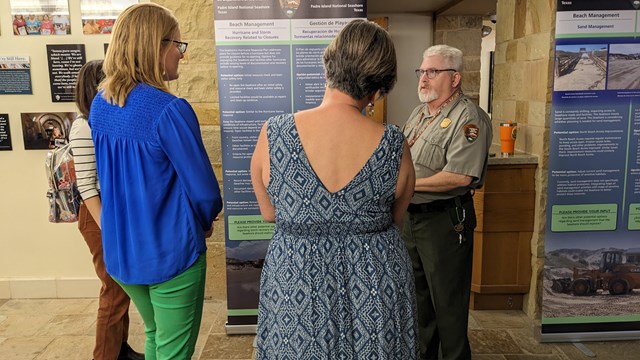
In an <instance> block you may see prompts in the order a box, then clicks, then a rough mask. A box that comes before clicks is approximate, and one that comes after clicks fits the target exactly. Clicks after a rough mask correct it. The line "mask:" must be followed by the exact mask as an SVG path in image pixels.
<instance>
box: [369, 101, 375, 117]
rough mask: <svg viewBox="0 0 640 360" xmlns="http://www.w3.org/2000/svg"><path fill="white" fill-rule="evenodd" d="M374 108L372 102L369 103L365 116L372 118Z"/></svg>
mask: <svg viewBox="0 0 640 360" xmlns="http://www.w3.org/2000/svg"><path fill="white" fill-rule="evenodd" d="M374 110H375V109H374V107H373V102H370V103H369V104H367V115H368V116H369V117H373V113H374Z"/></svg>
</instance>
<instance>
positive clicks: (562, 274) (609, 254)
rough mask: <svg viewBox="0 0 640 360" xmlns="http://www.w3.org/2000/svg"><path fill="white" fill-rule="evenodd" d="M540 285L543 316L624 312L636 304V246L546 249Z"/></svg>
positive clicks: (639, 289)
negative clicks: (543, 299) (542, 289)
mask: <svg viewBox="0 0 640 360" xmlns="http://www.w3.org/2000/svg"><path fill="white" fill-rule="evenodd" d="M543 284H544V285H543V286H544V293H545V295H544V296H545V302H544V305H543V309H542V311H543V316H544V317H549V318H552V317H580V316H618V315H626V314H628V313H629V309H630V308H634V307H635V308H638V307H640V248H631V249H613V248H610V249H597V250H585V249H557V250H553V251H550V252H547V254H546V256H545V273H544V283H543ZM587 303H588V304H592V305H593V304H597V305H596V306H581V305H582V304H587Z"/></svg>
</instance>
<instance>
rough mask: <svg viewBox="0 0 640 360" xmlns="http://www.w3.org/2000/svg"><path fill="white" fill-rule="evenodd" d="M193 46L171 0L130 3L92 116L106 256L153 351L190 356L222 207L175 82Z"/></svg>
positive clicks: (152, 354)
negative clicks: (172, 87) (208, 241)
mask: <svg viewBox="0 0 640 360" xmlns="http://www.w3.org/2000/svg"><path fill="white" fill-rule="evenodd" d="M140 19H145V21H140ZM134 34H135V36H134ZM186 50H187V43H185V42H182V39H181V35H180V29H179V26H178V22H177V20H176V18H175V16H174V15H173V14H172V13H171V12H170V11H169V10H168V9H166V8H164V7H162V6H159V5H156V4H153V3H142V4H136V5H133V6H131V7H129V8H127V9H126V10H125V11H124V12H122V14H121V15H120V16H119V17H118V20H117V21H116V24H115V27H114V30H113V34H112V37H111V42H110V43H109V48H108V50H107V54H106V56H105V60H104V66H103V70H104V73H105V80H104V81H103V82H102V84H101V85H100V89H101V91H100V93H99V94H98V95H97V96H96V98H95V99H94V101H93V104H92V106H91V113H90V116H89V125H90V126H91V134H92V138H93V142H94V144H95V156H96V167H97V170H98V178H99V179H100V188H101V200H102V213H101V226H102V239H103V240H102V241H103V249H104V260H105V264H106V268H107V272H108V273H109V274H110V275H111V276H112V277H113V278H114V279H115V280H116V282H118V283H119V284H120V285H121V286H122V288H123V289H124V290H125V291H126V292H127V294H128V295H129V296H130V297H131V299H132V300H133V302H134V303H135V305H136V307H137V308H138V310H139V312H140V315H141V316H142V319H143V320H144V323H145V332H146V343H145V358H146V359H147V360H149V359H151V360H154V359H190V358H191V355H192V354H193V352H194V348H195V343H196V339H197V337H198V330H199V327H200V320H201V316H202V305H203V299H204V284H205V271H206V258H205V251H206V245H205V238H207V237H209V236H211V233H212V231H213V225H212V224H213V220H214V219H215V217H216V216H217V215H218V213H219V212H220V210H221V209H222V199H221V197H220V189H219V187H218V181H217V179H216V177H215V175H214V173H213V170H212V167H211V163H210V161H209V157H208V156H207V153H206V151H205V148H204V145H203V143H202V137H201V134H200V127H199V124H198V119H197V118H196V115H195V113H194V111H193V109H192V108H191V106H190V105H189V103H188V102H187V101H186V100H184V99H181V98H178V97H176V96H175V95H172V94H171V93H170V92H169V88H168V86H167V83H166V82H167V81H171V80H175V79H177V78H178V65H179V62H180V59H182V58H183V56H184V55H183V54H184V52H185V51H186Z"/></svg>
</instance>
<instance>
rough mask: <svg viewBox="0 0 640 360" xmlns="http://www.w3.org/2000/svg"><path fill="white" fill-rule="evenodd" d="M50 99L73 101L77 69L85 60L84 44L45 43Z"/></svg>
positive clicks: (78, 69)
mask: <svg viewBox="0 0 640 360" xmlns="http://www.w3.org/2000/svg"><path fill="white" fill-rule="evenodd" d="M47 58H48V62H49V82H50V85H51V101H53V102H73V101H74V89H75V86H76V78H77V77H78V71H80V68H81V67H82V65H84V63H85V62H86V55H85V50H84V44H75V45H47Z"/></svg>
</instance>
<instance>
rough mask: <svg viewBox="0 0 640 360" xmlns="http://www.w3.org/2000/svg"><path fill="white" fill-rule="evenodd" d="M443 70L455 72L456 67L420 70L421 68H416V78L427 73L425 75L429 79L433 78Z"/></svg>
mask: <svg viewBox="0 0 640 360" xmlns="http://www.w3.org/2000/svg"><path fill="white" fill-rule="evenodd" d="M443 71H453V72H457V71H458V70H456V69H426V70H422V69H416V77H417V78H418V79H420V78H421V77H422V75H424V74H427V77H428V78H429V79H433V78H435V77H436V76H438V74H440V73H441V72H443Z"/></svg>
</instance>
